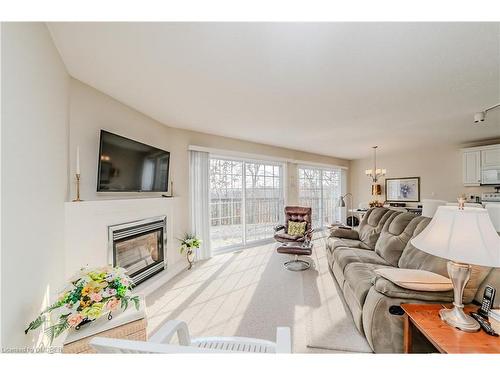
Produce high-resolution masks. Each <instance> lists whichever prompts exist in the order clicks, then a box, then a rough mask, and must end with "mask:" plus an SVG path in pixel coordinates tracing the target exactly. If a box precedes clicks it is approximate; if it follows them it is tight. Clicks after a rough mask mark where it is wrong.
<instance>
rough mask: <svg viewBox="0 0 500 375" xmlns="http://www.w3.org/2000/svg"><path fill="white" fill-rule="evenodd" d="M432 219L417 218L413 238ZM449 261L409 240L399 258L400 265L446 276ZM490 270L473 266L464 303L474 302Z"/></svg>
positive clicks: (466, 287)
mask: <svg viewBox="0 0 500 375" xmlns="http://www.w3.org/2000/svg"><path fill="white" fill-rule="evenodd" d="M430 221H431V219H430V218H426V217H422V216H420V217H418V218H417V219H415V223H416V226H415V229H414V231H413V236H412V238H413V237H415V236H417V235H418V234H419V233H420V232H421V231H422V230H424V228H425V227H426V226H427V225H428V224H429V222H430ZM412 224H413V222H412ZM447 263H448V260H446V259H444V258H440V257H436V256H434V255H431V254H427V253H426V252H423V251H421V250H419V249H417V248H416V247H415V246H413V245H412V243H411V241H408V243H407V244H406V246H405V248H404V250H403V253H402V254H401V257H400V258H399V261H398V267H399V268H409V269H416V270H425V271H429V272H433V273H437V274H439V275H442V276H444V277H449V275H448V269H447ZM490 271H491V268H489V267H481V266H472V270H471V276H470V279H469V281H468V282H467V285H466V286H465V289H464V297H463V298H464V303H471V302H472V300H473V299H474V296H475V295H476V293H477V291H478V289H479V287H480V286H481V284H482V283H483V281H484V280H485V278H486V277H487V276H488V274H489V273H490ZM476 298H477V297H476Z"/></svg>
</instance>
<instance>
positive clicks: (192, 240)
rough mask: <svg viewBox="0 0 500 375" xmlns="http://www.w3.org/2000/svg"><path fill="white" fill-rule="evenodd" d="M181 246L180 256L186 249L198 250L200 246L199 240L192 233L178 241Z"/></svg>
mask: <svg viewBox="0 0 500 375" xmlns="http://www.w3.org/2000/svg"><path fill="white" fill-rule="evenodd" d="M178 240H179V242H180V244H181V248H180V251H181V254H182V253H183V252H184V251H185V250H188V249H191V250H192V249H198V248H199V247H200V246H201V240H200V239H199V238H197V237H196V235H194V234H192V233H185V234H184V237H183V238H179V239H178Z"/></svg>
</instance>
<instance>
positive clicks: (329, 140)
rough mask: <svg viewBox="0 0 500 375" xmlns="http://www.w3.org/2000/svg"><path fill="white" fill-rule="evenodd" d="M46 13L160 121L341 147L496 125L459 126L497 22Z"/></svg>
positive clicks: (80, 68) (493, 44) (489, 97)
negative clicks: (119, 19) (166, 18)
mask: <svg viewBox="0 0 500 375" xmlns="http://www.w3.org/2000/svg"><path fill="white" fill-rule="evenodd" d="M48 25H49V29H50V31H51V33H52V36H53V38H54V42H55V44H56V46H57V48H58V49H59V51H60V53H61V56H62V59H63V60H64V63H65V64H66V66H67V69H68V71H69V73H70V74H71V75H72V76H73V77H75V78H77V79H79V80H81V81H83V82H85V83H87V84H88V85H90V86H92V87H94V88H96V89H98V90H100V91H102V92H104V93H106V94H108V95H110V96H112V97H114V98H115V99H117V100H119V101H121V102H123V103H125V104H127V105H129V106H130V107H132V108H135V109H136V110H138V111H140V112H142V113H144V114H146V115H148V116H150V117H152V118H154V119H156V120H157V121H159V122H161V123H163V124H166V125H168V126H172V127H177V128H184V129H191V130H197V131H201V132H206V133H211V134H217V135H222V136H228V137H234V138H239V139H244V140H249V141H255V142H260V143H266V144H271V145H275V146H282V147H288V148H292V149H298V150H303V151H310V152H315V153H319V154H325V155H330V156H337V157H342V158H347V159H357V158H362V157H366V156H370V155H371V149H370V147H371V146H373V145H374V144H378V145H379V146H380V151H381V152H396V151H401V150H404V149H408V148H410V147H411V148H416V147H432V145H438V144H443V143H448V144H456V145H460V144H462V143H465V142H472V141H478V140H483V139H487V138H493V137H500V116H498V115H496V116H489V117H488V120H487V121H486V122H485V123H483V125H480V126H477V125H476V126H473V125H472V117H473V113H474V112H476V111H479V110H481V109H483V108H485V107H489V106H491V105H493V104H496V103H497V102H499V101H500V91H499V86H500V75H499V68H500V28H499V24H498V23H49V24H48ZM498 112H500V111H498Z"/></svg>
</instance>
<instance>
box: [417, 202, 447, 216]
mask: <svg viewBox="0 0 500 375" xmlns="http://www.w3.org/2000/svg"><path fill="white" fill-rule="evenodd" d="M445 205H446V201H442V200H439V199H423V200H422V216H425V217H433V216H434V214H435V213H436V210H437V208H438V207H439V206H445Z"/></svg>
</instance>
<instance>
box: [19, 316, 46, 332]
mask: <svg viewBox="0 0 500 375" xmlns="http://www.w3.org/2000/svg"><path fill="white" fill-rule="evenodd" d="M46 320H47V318H46V315H45V314H40V315H39V316H38V318H36V319H35V320H33V321H32V322H31V323H30V324H29V325H28V328H26V329H25V330H24V334H25V335H27V334H28V331H29V330H34V329H37V328H38V327H40V326H41V325H42V324H43V323H44V322H45V321H46Z"/></svg>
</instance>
